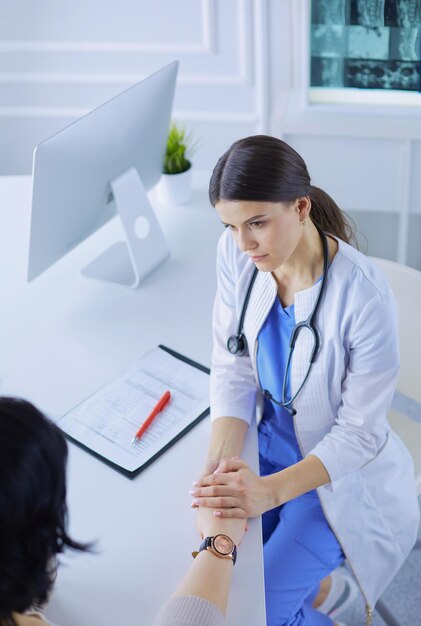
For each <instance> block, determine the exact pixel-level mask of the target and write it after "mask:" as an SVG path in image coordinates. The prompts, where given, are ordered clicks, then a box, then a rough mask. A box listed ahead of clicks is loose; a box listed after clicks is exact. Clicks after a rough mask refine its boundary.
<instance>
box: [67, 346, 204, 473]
mask: <svg viewBox="0 0 421 626" xmlns="http://www.w3.org/2000/svg"><path fill="white" fill-rule="evenodd" d="M167 390H168V391H170V392H171V399H170V401H169V403H168V404H167V405H166V406H165V408H164V409H163V411H161V412H160V413H159V414H158V415H157V417H156V418H155V419H154V421H153V422H152V424H151V425H150V426H149V428H148V429H147V430H146V432H145V433H144V434H143V435H142V437H141V438H140V439H139V440H138V441H136V442H135V443H134V444H133V445H132V443H131V442H132V439H133V437H134V435H135V433H136V432H137V430H138V428H139V426H140V425H141V424H142V423H143V422H144V421H145V420H146V418H147V416H148V415H149V413H150V412H151V410H152V409H153V408H154V406H155V405H156V403H157V402H158V400H159V399H160V398H161V396H162V395H163V394H164V393H165V391H167ZM208 408H209V374H208V373H206V372H203V371H201V370H200V369H198V368H197V367H195V366H192V365H190V364H189V363H186V362H185V361H183V360H181V358H177V357H175V356H173V355H172V354H169V353H168V352H166V351H165V350H164V349H162V348H160V347H157V348H154V349H153V350H151V351H150V352H148V353H146V354H145V355H143V356H142V357H141V358H140V359H139V360H138V361H136V363H134V364H133V365H132V366H130V367H129V368H128V369H127V370H126V371H125V372H124V374H122V375H121V376H120V377H119V378H117V379H116V380H114V381H113V382H112V383H110V384H109V385H106V386H105V387H102V388H101V389H99V390H98V391H97V392H96V393H94V394H93V395H91V396H89V397H88V398H87V399H86V400H84V401H83V402H82V403H81V404H79V405H77V406H76V407H75V408H73V409H72V410H71V411H69V413H66V415H64V416H63V417H62V418H60V419H59V420H58V421H57V422H56V423H57V426H59V428H61V430H63V431H64V432H65V433H67V434H68V435H69V436H70V437H72V438H73V439H75V440H76V441H77V442H79V443H81V444H82V445H83V446H84V447H87V448H89V449H90V450H92V451H93V452H95V453H97V454H99V455H100V456H101V457H104V459H108V460H109V461H111V462H112V463H113V464H115V465H117V466H119V467H121V468H123V469H124V470H127V471H128V472H133V471H135V470H136V469H138V468H139V467H141V466H142V465H144V464H145V463H146V462H147V461H148V460H149V459H151V458H152V457H153V456H155V455H156V454H157V453H159V452H160V450H162V448H164V447H165V446H166V445H167V444H168V443H169V442H170V441H172V440H173V439H174V438H176V437H177V436H178V435H179V434H180V433H181V432H182V431H184V430H185V429H186V428H188V427H189V426H190V424H191V423H192V422H193V421H195V420H196V419H197V418H198V417H199V416H200V415H201V414H202V413H203V412H204V411H206V410H207V409H208Z"/></svg>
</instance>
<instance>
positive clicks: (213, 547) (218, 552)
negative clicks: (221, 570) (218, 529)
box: [192, 535, 237, 565]
mask: <svg viewBox="0 0 421 626" xmlns="http://www.w3.org/2000/svg"><path fill="white" fill-rule="evenodd" d="M202 550H207V551H208V552H212V554H214V555H215V556H217V557H219V558H220V559H231V561H232V564H233V565H235V562H236V560H237V546H236V545H235V543H234V542H233V540H232V539H231V538H230V537H228V535H215V536H214V537H206V538H205V539H204V540H203V541H202V543H201V544H200V547H199V550H198V551H197V552H192V556H193V557H194V558H196V557H197V555H198V554H199V552H201V551H202Z"/></svg>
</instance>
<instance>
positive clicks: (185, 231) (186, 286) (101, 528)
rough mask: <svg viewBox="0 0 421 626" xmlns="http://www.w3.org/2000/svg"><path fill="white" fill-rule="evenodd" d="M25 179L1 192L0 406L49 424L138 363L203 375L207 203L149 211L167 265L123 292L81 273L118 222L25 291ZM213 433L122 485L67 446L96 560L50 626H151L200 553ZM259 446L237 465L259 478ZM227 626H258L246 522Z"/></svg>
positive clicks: (208, 300) (210, 236) (79, 521)
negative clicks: (147, 357)
mask: <svg viewBox="0 0 421 626" xmlns="http://www.w3.org/2000/svg"><path fill="white" fill-rule="evenodd" d="M29 214H30V179H29V178H27V177H21V178H4V179H0V224H1V228H0V261H1V265H0V289H1V295H2V306H1V307H0V333H1V335H0V346H1V357H0V392H1V393H2V394H19V395H23V396H24V397H26V398H28V399H29V400H31V401H32V402H34V403H35V404H37V405H38V406H39V407H40V408H41V409H42V410H44V411H46V412H47V414H49V415H50V416H52V417H57V416H59V415H61V414H62V413H63V412H65V411H66V410H68V409H69V408H71V407H72V406H74V405H75V404H76V403H77V402H79V401H80V400H81V399H83V398H85V397H86V396H87V395H88V394H89V393H91V392H92V391H94V390H95V389H97V388H98V387H99V386H101V385H102V384H104V383H106V382H107V381H109V380H112V379H113V378H114V377H115V376H116V375H117V374H118V373H119V372H121V371H122V370H124V369H125V368H126V367H127V365H129V364H130V363H131V362H133V361H134V360H136V358H137V357H138V356H139V355H141V354H142V353H143V352H145V351H146V350H148V349H149V348H152V347H153V346H155V345H157V344H158V343H163V344H166V345H168V346H170V347H172V348H174V349H175V350H178V351H179V352H181V353H184V354H185V355H187V356H189V357H191V358H193V359H195V360H197V361H199V362H201V363H203V364H204V365H209V362H210V353H211V309H212V301H213V296H214V290H215V277H214V274H215V272H214V266H215V248H216V241H217V238H218V235H219V233H220V232H221V225H220V223H219V220H218V218H217V216H216V214H215V212H214V211H213V209H212V208H211V207H209V205H208V202H207V198H206V192H205V191H204V190H202V191H200V190H195V191H194V193H193V198H192V201H191V203H190V204H189V205H186V206H184V207H174V208H173V209H171V210H162V209H157V214H158V217H159V218H160V220H161V223H162V226H163V229H164V231H165V234H166V236H167V237H168V240H169V243H170V246H171V249H172V252H173V254H172V258H171V259H170V261H169V262H167V263H166V264H165V265H163V266H162V267H161V268H159V269H158V270H157V271H156V272H154V274H153V275H151V276H150V277H148V278H147V279H146V280H145V281H144V283H143V284H142V285H141V287H140V288H139V289H138V290H136V291H131V290H129V289H125V288H123V287H118V286H112V285H108V284H105V283H100V282H94V281H90V280H89V279H86V278H83V277H82V276H81V275H80V269H81V268H82V267H83V266H84V265H86V264H87V263H88V262H89V261H90V260H91V259H92V258H94V257H95V256H96V254H97V253H99V252H100V251H102V250H103V249H104V248H105V247H106V246H107V245H108V244H109V243H112V242H113V241H115V240H116V239H117V238H118V233H119V232H120V228H119V224H118V222H117V221H116V220H115V221H113V222H112V223H110V224H108V225H107V226H106V227H105V228H104V229H103V230H102V231H101V232H100V233H97V234H96V235H94V236H93V237H92V238H91V239H90V240H89V241H87V242H85V243H84V244H82V245H81V246H79V248H78V249H77V250H75V251H74V252H72V253H71V254H70V255H68V256H67V257H66V258H64V259H63V260H62V261H61V262H59V263H58V264H56V265H55V266H54V267H52V268H51V269H50V270H49V271H48V272H46V273H45V274H44V275H42V276H40V277H39V278H38V279H37V280H36V281H35V282H33V283H30V284H27V283H26V282H25V276H26V260H27V249H28V234H29ZM209 432H210V424H209V420H208V419H207V420H205V421H203V422H202V423H201V424H200V425H199V426H197V427H196V428H194V429H193V430H192V431H191V432H190V433H189V434H188V435H187V436H186V437H184V438H183V439H182V440H181V441H179V442H178V443H177V444H176V445H175V446H173V447H172V448H171V449H170V450H169V451H168V452H167V453H165V454H164V455H163V456H162V457H161V458H160V459H159V460H158V461H156V462H155V463H153V464H152V465H151V466H150V467H149V468H148V469H147V470H145V471H144V472H143V473H141V474H140V475H139V476H138V477H137V478H136V479H135V480H134V481H129V480H127V479H126V478H125V477H123V476H121V475H119V474H118V473H117V472H115V471H114V470H112V469H110V468H109V467H107V466H106V465H104V464H103V463H101V462H99V461H98V460H96V459H95V458H93V457H92V456H90V455H88V454H87V453H85V452H83V451H82V450H80V449H79V448H77V447H75V446H73V445H69V450H70V454H69V465H68V503H69V512H70V531H71V533H72V534H73V535H74V537H75V538H76V539H78V540H92V539H96V540H97V542H98V543H97V550H98V554H95V555H79V554H71V555H69V556H68V557H66V558H65V559H64V564H65V566H64V567H61V569H60V572H59V576H58V580H57V584H56V587H55V591H54V594H53V596H52V599H51V602H50V605H49V607H48V612H47V615H48V617H49V618H50V619H51V620H52V621H54V622H55V623H57V624H58V625H59V626H96V625H98V626H116V625H117V624H119V625H120V624H124V626H140V625H141V626H149V625H150V624H151V623H152V621H153V618H154V616H155V615H156V613H157V611H158V610H159V607H160V606H161V605H162V604H163V603H164V601H165V600H166V599H167V598H168V597H169V596H170V594H171V592H172V591H173V590H174V588H175V587H176V586H177V584H178V582H179V580H180V579H181V578H182V576H183V574H184V573H185V571H186V570H187V568H188V567H189V565H190V563H191V556H190V552H191V550H192V549H194V548H195V547H196V546H197V545H198V541H199V538H198V535H197V532H196V530H195V528H194V525H195V514H194V512H193V511H192V510H191V509H190V507H189V504H190V501H191V497H190V496H189V495H188V491H189V489H190V488H191V482H192V481H193V480H194V479H195V478H196V476H197V475H198V471H199V469H200V468H201V465H202V462H203V459H204V455H205V451H206V447H207V441H208V437H209ZM256 449H257V446H256V437H255V432H252V431H250V434H249V437H248V439H247V443H246V451H245V455H244V456H245V458H246V460H247V461H248V462H249V463H250V464H251V465H252V466H253V467H254V469H255V470H257V452H256ZM227 624H228V626H263V624H265V617H264V593H263V569H262V550H261V535H260V523H259V521H257V520H252V522H251V523H250V529H249V532H248V533H247V534H246V536H245V538H244V541H243V543H242V545H241V547H240V550H239V559H238V564H237V565H236V567H235V575H234V581H233V585H232V591H231V597H230V604H229V610H228V616H227Z"/></svg>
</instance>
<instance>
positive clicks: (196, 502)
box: [192, 498, 199, 506]
mask: <svg viewBox="0 0 421 626" xmlns="http://www.w3.org/2000/svg"><path fill="white" fill-rule="evenodd" d="M192 504H195V505H196V506H197V505H198V504H199V500H198V498H195V499H194V500H193V502H192Z"/></svg>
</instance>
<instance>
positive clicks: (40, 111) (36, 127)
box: [0, 0, 260, 174]
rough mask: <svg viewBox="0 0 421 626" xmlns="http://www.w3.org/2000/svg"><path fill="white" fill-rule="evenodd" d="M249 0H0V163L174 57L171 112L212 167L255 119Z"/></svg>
mask: <svg viewBox="0 0 421 626" xmlns="http://www.w3.org/2000/svg"><path fill="white" fill-rule="evenodd" d="M254 4H255V5H256V6H258V5H259V2H255V3H253V1H252V0H177V2H172V1H171V0H120V1H119V2H103V1H102V0H72V2H68V1H67V0H37V1H36V2H34V1H33V0H14V1H13V2H3V3H1V4H0V42H1V43H0V172H1V173H3V174H5V173H25V172H26V173H29V172H30V171H31V157H32V149H33V147H34V145H36V143H38V142H39V141H40V140H42V139H43V138H46V137H48V136H49V135H51V134H52V133H53V132H55V131H56V130H58V129H60V128H62V127H64V126H65V125H67V124H68V123H69V122H71V121H72V120H74V119H76V118H77V117H79V116H80V115H82V114H83V113H85V112H87V111H89V110H90V109H92V108H94V107H95V106H97V105H99V104H101V103H102V102H104V101H105V100H107V99H109V98H110V97H112V96H113V95H115V94H117V93H119V92H120V91H122V90H123V89H125V88H127V87H128V86H130V85H131V84H133V83H134V82H136V81H138V80H141V79H142V78H143V77H145V76H146V75H148V74H149V73H151V72H153V71H154V70H156V69H158V68H159V67H160V66H162V65H164V64H166V63H168V62H169V61H171V60H173V59H179V60H180V73H179V80H178V86H177V92H176V98H175V110H174V117H176V118H177V119H179V120H183V121H184V122H185V123H186V124H187V125H188V126H191V127H194V129H195V131H196V135H197V137H198V138H199V139H200V141H201V149H200V150H199V152H198V153H197V156H196V159H195V162H196V165H197V166H198V167H199V168H205V169H208V170H209V169H210V168H211V167H212V166H213V165H214V163H215V160H216V159H217V157H218V156H219V155H220V154H221V152H222V151H223V150H224V149H225V148H226V147H227V146H228V145H229V144H230V142H231V141H233V140H235V139H236V138H238V137H239V136H244V135H248V134H252V133H254V132H256V130H257V129H258V126H259V123H258V119H259V107H260V104H259V99H258V97H257V89H256V86H257V85H258V84H259V67H256V58H255V46H254V40H255V37H256V33H255V27H254V24H255V20H254V19H253V10H254V9H255V7H254V6H253V5H254Z"/></svg>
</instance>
